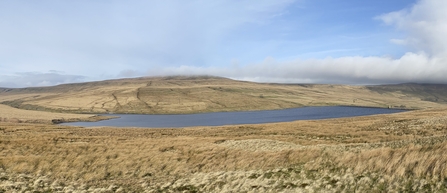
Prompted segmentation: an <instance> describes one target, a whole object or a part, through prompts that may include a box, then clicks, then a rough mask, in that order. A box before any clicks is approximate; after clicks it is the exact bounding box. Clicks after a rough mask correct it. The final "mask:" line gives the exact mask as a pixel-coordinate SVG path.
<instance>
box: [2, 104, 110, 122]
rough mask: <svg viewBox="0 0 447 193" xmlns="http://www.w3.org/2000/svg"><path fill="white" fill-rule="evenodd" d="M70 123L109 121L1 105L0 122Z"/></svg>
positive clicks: (80, 115)
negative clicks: (55, 121) (53, 121)
mask: <svg viewBox="0 0 447 193" xmlns="http://www.w3.org/2000/svg"><path fill="white" fill-rule="evenodd" d="M55 119H58V120H61V121H64V122H70V121H97V120H101V119H107V117H99V116H95V115H82V114H67V113H51V112H42V111H29V110H22V109H16V108H12V107H10V106H6V105H2V104H0V122H13V123H47V124H49V123H52V120H55Z"/></svg>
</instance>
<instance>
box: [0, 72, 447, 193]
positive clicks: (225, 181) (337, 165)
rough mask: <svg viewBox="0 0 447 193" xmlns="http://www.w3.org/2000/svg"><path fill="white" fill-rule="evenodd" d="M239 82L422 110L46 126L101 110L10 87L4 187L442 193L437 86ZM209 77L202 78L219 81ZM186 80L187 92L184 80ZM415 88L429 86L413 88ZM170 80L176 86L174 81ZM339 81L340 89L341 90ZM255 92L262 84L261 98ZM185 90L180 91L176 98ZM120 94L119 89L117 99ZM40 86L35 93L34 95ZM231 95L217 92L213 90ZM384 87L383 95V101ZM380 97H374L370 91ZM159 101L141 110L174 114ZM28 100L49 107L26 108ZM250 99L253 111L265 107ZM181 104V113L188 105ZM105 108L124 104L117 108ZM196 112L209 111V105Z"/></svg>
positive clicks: (444, 120)
mask: <svg viewBox="0 0 447 193" xmlns="http://www.w3.org/2000/svg"><path fill="white" fill-rule="evenodd" d="M145 81H146V80H145ZM177 81H178V82H181V81H179V80H177ZM195 81H197V80H195ZM215 81H216V82H214V83H213V81H210V84H212V85H218V86H219V87H222V89H225V87H224V86H222V85H224V83H217V82H218V81H217V80H215ZM225 81H229V82H232V81H231V80H224V81H223V82H225ZM118 82H121V81H118ZM161 82H164V81H161ZM205 82H206V81H205ZM90 84H93V83H90ZM95 84H99V83H95ZM101 84H104V82H103V83H101ZM110 84H111V83H110ZM119 84H122V83H119ZM185 84H186V83H185ZM188 84H189V83H188ZM200 84H203V83H200ZM240 84H241V85H239V84H233V85H230V84H229V85H228V87H230V88H235V87H241V88H246V87H250V88H253V89H254V90H255V91H253V94H252V97H255V98H258V99H259V102H262V103H263V104H274V103H280V102H278V101H289V102H290V104H301V105H304V104H305V105H309V103H308V101H312V100H314V101H320V102H318V103H315V104H318V105H323V104H326V103H325V102H322V101H325V97H326V98H327V101H331V102H328V103H327V104H334V105H336V104H344V103H348V102H351V103H353V102H354V101H353V100H352V98H354V96H355V98H358V99H357V100H356V101H355V102H356V103H360V104H361V105H359V106H369V105H368V104H369V103H366V102H364V103H363V102H359V101H361V100H360V98H361V97H364V98H363V99H366V98H367V97H369V98H368V101H370V102H371V101H373V102H371V104H375V105H376V106H377V105H379V104H380V105H386V104H388V105H387V106H391V105H392V106H401V105H405V106H406V107H414V108H416V107H417V108H418V109H420V110H414V111H408V112H404V113H398V114H390V115H374V116H365V117H355V118H341V119H326V120H317V121H295V122H286V123H271V124H253V125H233V126H219V127H192V128H181V129H144V128H108V127H98V128H81V127H69V126H60V125H54V124H51V122H50V121H51V120H53V119H64V120H65V121H70V119H73V120H83V119H98V117H94V115H82V114H67V113H62V114H60V113H56V112H55V111H62V112H65V111H74V110H73V109H70V108H72V107H73V106H75V104H74V101H70V100H73V99H72V98H67V100H68V101H67V102H65V103H63V102H62V101H63V100H62V98H61V99H60V101H59V102H58V104H59V106H58V108H56V106H52V105H54V104H56V103H48V102H45V101H51V99H57V98H58V96H62V93H63V92H62V91H60V90H59V89H61V88H56V89H55V88H54V87H49V88H36V89H35V90H32V89H31V90H32V91H29V89H28V90H27V89H22V90H13V91H8V92H6V91H5V90H7V89H5V90H4V92H3V93H1V94H0V95H1V97H0V98H1V100H2V101H9V104H10V105H11V104H12V105H14V104H15V105H18V107H20V108H22V109H16V108H11V107H9V106H4V105H0V110H1V111H0V112H1V113H0V116H1V117H5V118H3V119H2V121H0V192H26V191H28V192H447V156H445V155H444V152H445V150H446V148H447V136H446V134H447V108H446V107H445V106H444V104H443V101H442V100H443V98H442V93H443V90H442V89H439V85H435V86H438V87H436V88H438V95H437V94H436V92H435V91H433V85H425V86H424V85H412V86H409V85H404V86H402V85H399V86H398V87H400V88H396V87H397V86H396V85H393V86H374V87H366V86H358V87H355V86H342V85H332V87H331V85H311V86H308V87H304V86H302V85H271V84H259V85H260V86H259V88H258V87H256V86H253V85H258V84H255V83H247V82H241V83H240ZM244 84H247V85H248V86H243V85H244ZM212 85H209V87H214V86H212ZM74 86H80V85H74ZM84 86H85V85H84ZM90 86H92V85H90ZM264 86H265V88H264ZM64 87H66V86H64ZM179 87H180V86H179ZM184 87H185V88H182V89H187V88H186V87H187V86H184ZM199 87H202V86H199ZM206 87H208V86H205V88H206ZM301 87H302V88H301ZM216 88H218V87H217V86H216ZM261 88H263V89H265V90H262V89H261ZM267 88H270V90H269V89H267ZM408 88H412V89H409V90H408ZM417 88H424V89H425V91H421V92H418V91H417V90H416V91H415V89H417ZM39 89H40V91H37V90H39ZM42 89H43V90H42ZM103 89H104V90H106V89H107V88H103ZM172 89H173V90H175V89H179V90H181V89H180V88H177V87H173V88H172ZM201 89H202V88H201ZM274 89H277V90H283V89H285V90H287V89H288V90H291V92H292V91H293V92H299V91H298V90H299V89H302V91H300V92H303V93H307V94H303V95H300V97H302V98H303V100H302V101H299V100H298V96H295V97H296V98H293V97H292V96H294V95H290V96H289V95H285V94H281V93H279V91H275V90H274ZM331 89H333V90H331ZM337 89H339V90H340V91H337V92H336V90H337ZM345 89H346V90H345ZM356 89H358V90H356ZM56 90H59V91H57V92H56ZM82 90H84V91H82ZM85 90H89V89H88V88H84V89H81V90H80V91H79V93H83V92H85V93H87V91H85ZM91 90H94V89H91ZM99 90H100V89H99ZM163 90H170V89H163ZM259 90H262V93H263V95H262V97H260V95H259V93H260V91H259ZM304 90H307V91H306V92H304ZM348 90H353V91H351V92H348ZM359 90H364V93H359V92H360V91H359ZM435 90H436V89H435ZM34 92H36V93H34ZM38 92H40V93H38ZM88 92H91V91H88ZM98 92H100V91H98ZM101 92H102V91H101ZM104 92H106V91H104ZM210 92H211V91H210ZM216 92H217V91H216ZM219 92H223V91H219ZM240 92H242V91H240ZM275 92H278V97H277V98H274V97H273V96H274V95H273V94H272V93H275ZM33 93H34V94H33ZM130 93H132V92H130ZM191 93H192V92H191ZM191 93H189V94H188V95H184V96H183V98H182V100H186V98H188V97H189V96H190V95H192V94H191ZM211 93H213V92H211ZM246 93H248V91H243V94H241V95H245V96H247V97H248V96H249V95H248V94H246ZM284 93H285V91H284ZM309 93H318V94H315V97H316V98H315V99H312V97H313V96H314V95H311V94H309ZM329 93H332V95H330V94H329ZM335 93H339V94H338V95H336V94H335ZM365 93H370V94H365ZM372 93H378V94H372ZM427 93H430V94H427ZM439 93H440V94H439ZM121 94H122V93H121ZM121 94H117V95H116V96H117V98H118V100H120V96H122V95H121ZM35 95H40V96H39V97H40V98H39V97H34V96H35ZM130 95H131V94H129V96H130ZM209 95H211V94H209ZM230 95H231V93H230V94H228V95H226V94H225V93H223V94H221V95H216V96H214V97H223V96H230ZM305 95H306V97H304V96H305ZM333 95H336V96H333ZM380 95H383V96H384V98H382V99H381V98H379V97H378V96H380ZM64 96H69V95H68V94H67V95H64ZM94 96H100V95H99V94H98V95H94ZM94 96H93V95H92V97H94ZM138 96H139V98H144V99H143V101H146V102H148V101H149V99H150V97H148V96H147V95H145V94H143V95H138ZM174 96H176V95H172V97H174ZM317 96H319V97H320V98H318V97H317ZM338 96H342V97H341V98H340V100H337V99H336V97H338ZM376 96H377V97H378V98H374V97H376ZM403 96H405V97H403ZM194 97H196V99H197V101H199V102H200V101H202V100H204V98H200V97H199V96H198V95H194ZM430 97H432V98H430ZM36 98H39V100H37V99H36ZM168 98H169V97H168ZM223 98H225V97H223ZM223 98H222V100H223V101H226V102H225V104H229V103H230V101H231V100H228V101H227V100H224V99H223ZM416 98H419V100H416ZM421 98H424V99H426V100H421ZM19 100H21V101H20V104H19V103H18V102H19ZM151 100H152V99H151ZM154 100H155V99H154ZM160 100H161V99H160ZM163 100H164V99H163ZM166 100H167V99H166ZM191 100H193V99H192V98H191ZM233 100H234V99H233ZM247 100H248V98H247ZM332 100H333V101H332ZM436 100H438V101H436ZM55 101H57V100H55ZM173 101H174V100H173ZM379 101H380V102H379ZM393 101H394V102H393ZM411 101H413V102H414V103H412V102H411ZM12 102H15V103H14V104H13V103H12ZM81 102H82V100H81ZM81 102H80V103H77V104H76V105H78V106H76V108H80V109H81V110H82V109H83V108H84V107H85V106H82V105H80V104H81ZM148 103H149V102H148ZM235 103H238V101H237V100H235ZM82 104H83V103H82ZM86 104H88V103H86ZM120 104H124V105H122V106H121V108H122V109H126V108H128V109H132V108H131V107H130V105H129V107H124V106H126V105H128V104H127V103H120ZM166 104H167V105H166V106H165V107H163V108H162V107H160V109H157V110H153V111H147V113H153V112H158V111H163V112H166V113H168V112H177V111H176V110H175V109H171V110H166V109H169V108H168V106H169V104H170V103H166ZM186 104H187V103H186V102H185V103H184V105H183V106H187V105H186ZM188 104H190V103H188ZM280 104H289V103H287V102H284V103H280ZM27 105H28V106H27ZM69 105H73V106H69ZM250 105H254V106H256V104H255V103H253V104H247V106H245V107H243V108H236V105H235V106H234V108H231V106H227V107H228V108H223V107H222V109H223V110H227V111H230V110H243V109H245V108H249V106H250ZM346 105H348V104H346ZM349 105H352V104H349ZM375 105H370V106H375ZM62 106H63V107H62ZM105 106H106V105H105ZM150 106H151V105H150ZM205 106H206V105H205ZM292 106H293V105H292ZM292 106H290V107H292ZM31 107H33V108H45V110H46V111H53V112H41V111H31V110H24V109H26V108H31ZM69 107H70V108H69ZM170 107H171V108H173V106H170ZM257 107H259V108H254V107H253V108H254V109H260V108H264V107H260V106H257ZM282 107H286V106H282ZM287 107H288V106H287ZM429 107H431V108H429ZM216 108H217V106H216ZM250 108H252V107H250ZM265 108H267V107H265ZM268 108H279V106H274V105H272V106H268ZM80 109H77V110H80ZM134 109H137V108H136V107H135V108H134ZM162 109H164V110H162ZM185 109H186V110H185ZM185 109H184V110H185V111H181V112H183V113H187V112H192V111H195V110H191V109H187V108H185ZM217 109H218V110H222V109H219V108H217ZM39 110H42V109H39ZM111 110H113V111H117V110H120V109H119V108H117V107H115V108H113V109H110V110H109V111H111ZM202 110H203V109H202ZM202 110H201V111H202ZM250 110H252V109H250ZM94 111H96V110H94ZM97 111H100V110H99V109H98V110H97ZM104 111H105V110H104ZM203 111H214V110H213V109H212V108H211V107H209V106H208V107H207V108H205V110H203ZM216 111H217V110H216ZM8 112H10V113H8ZM132 112H136V111H132ZM144 112H146V111H144ZM179 112H180V111H179ZM39 115H40V116H39Z"/></svg>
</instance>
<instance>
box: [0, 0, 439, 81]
mask: <svg viewBox="0 0 447 193" xmlns="http://www.w3.org/2000/svg"><path fill="white" fill-rule="evenodd" d="M294 2H295V1H294V0H281V1H264V0H262V1H256V2H255V3H253V1H249V0H244V1H226V0H216V1H205V0H195V1H189V2H188V3H186V4H185V3H184V2H183V1H176V0H169V1H131V2H127V1H126V2H123V1H110V2H107V3H105V2H101V3H100V2H96V3H95V2H92V1H68V2H64V3H59V4H57V5H62V6H58V7H56V6H55V5H56V4H53V2H50V1H39V3H33V4H32V5H29V4H23V3H22V4H18V5H15V6H12V5H13V3H5V2H1V3H0V19H2V20H0V28H2V29H4V30H1V31H0V42H1V44H0V58H1V60H0V62H1V64H0V86H10V87H24V86H38V85H53V84H59V83H66V82H70V81H72V82H78V81H82V80H86V79H87V78H86V77H85V76H88V77H93V79H98V78H116V77H134V76H139V75H149V76H159V75H216V76H225V77H231V78H237V79H243V80H253V81H259V82H288V83H290V82H295V83H298V82H307V83H350V84H377V83H401V82H431V83H447V78H445V74H447V68H446V67H445V66H447V65H446V64H447V38H445V37H444V36H445V34H447V22H445V18H447V11H445V10H447V1H445V0H419V1H417V2H416V3H415V4H414V5H412V6H411V7H409V8H407V9H403V10H400V11H396V12H391V13H387V14H383V15H380V16H378V17H377V18H378V19H379V20H380V21H381V22H383V23H385V24H387V25H389V26H390V27H393V28H396V29H397V30H399V31H401V32H403V33H404V34H405V35H406V37H403V38H402V37H393V38H392V39H390V40H389V41H390V42H391V43H394V44H398V45H402V46H405V47H407V48H408V49H409V52H407V53H406V54H404V55H403V56H401V57H398V58H397V59H392V58H390V57H382V56H370V57H363V56H347V57H339V58H325V59H306V60H304V59H296V60H286V61H284V60H280V59H274V58H271V57H267V58H266V59H265V60H264V61H262V62H253V61H254V60H259V57H265V55H264V56H259V55H257V54H253V56H251V57H247V58H250V59H251V61H252V62H251V63H250V62H247V60H248V59H247V58H242V59H241V58H238V57H234V56H233V55H232V54H234V53H236V51H234V50H237V52H242V53H243V54H244V55H250V54H252V50H247V49H245V48H249V47H259V48H253V49H263V50H265V52H261V53H268V52H269V50H270V47H271V44H269V43H268V42H269V41H268V40H265V41H264V40H263V41H261V42H256V40H253V42H249V43H247V42H244V44H238V43H237V41H239V39H243V38H245V36H250V35H251V34H250V33H248V34H245V36H244V37H239V36H238V38H239V39H238V38H235V39H232V38H228V36H232V35H235V34H234V32H238V30H241V29H245V28H244V27H247V26H248V27H250V26H252V25H257V26H262V25H268V24H269V22H272V21H275V20H274V18H277V17H281V16H282V15H283V14H287V10H288V9H287V7H288V6H290V5H292V4H293V3H294ZM86 4H87V5H89V6H85V5H86ZM2 7H3V8H2ZM55 10H56V11H55ZM62 12H63V13H62ZM79 13H82V14H79ZM6 16H8V19H3V18H5V17H6ZM250 32H253V31H250ZM254 35H255V34H254ZM262 38H264V37H259V39H262ZM229 39H230V40H232V41H234V42H230V43H227V42H226V43H225V44H223V43H222V42H224V41H227V40H229ZM271 42H275V41H274V40H272V41H271ZM233 43H234V45H233ZM306 43H309V42H306ZM310 43H312V42H310ZM241 45H243V46H245V47H243V46H241ZM275 45H276V44H275ZM238 46H239V47H238ZM276 46H280V45H276ZM341 46H342V45H341ZM241 47H242V48H241ZM339 50H343V49H339ZM339 50H333V49H332V48H331V49H330V50H329V51H320V52H322V53H324V52H333V51H339ZM229 53H231V54H229ZM292 54H293V53H292ZM299 54H302V53H294V55H299ZM222 55H226V56H222ZM272 55H273V54H272ZM255 57H256V58H257V59H253V58H255ZM228 58H234V59H231V61H230V59H229V61H227V63H228V65H226V66H224V65H222V64H224V63H225V62H222V61H223V60H222V59H228ZM214 62H216V63H220V64H221V65H215V64H214ZM125 69H132V70H125ZM50 70H56V71H52V72H48V71H50ZM24 71H33V72H35V73H23V72H24ZM57 71H65V72H69V74H82V75H83V76H77V75H67V74H64V73H60V72H57ZM20 72H22V73H20ZM98 74H100V75H98Z"/></svg>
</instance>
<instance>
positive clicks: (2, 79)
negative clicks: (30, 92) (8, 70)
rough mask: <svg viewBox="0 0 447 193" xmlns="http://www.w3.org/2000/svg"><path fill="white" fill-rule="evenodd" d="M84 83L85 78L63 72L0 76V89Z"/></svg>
mask: <svg viewBox="0 0 447 193" xmlns="http://www.w3.org/2000/svg"><path fill="white" fill-rule="evenodd" d="M82 81H86V77H84V76H78V75H70V74H65V73H63V72H55V71H50V72H46V73H40V72H22V73H15V74H12V75H2V76H0V87H5V88H14V87H36V86H51V85H57V84H64V83H73V82H82Z"/></svg>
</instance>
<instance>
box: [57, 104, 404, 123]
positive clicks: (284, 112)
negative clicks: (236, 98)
mask: <svg viewBox="0 0 447 193" xmlns="http://www.w3.org/2000/svg"><path fill="white" fill-rule="evenodd" d="M403 111H405V110H399V109H384V108H367V107H348V106H328V107H302V108H293V109H281V110H264V111H244V112H217V113H200V114H181V115H141V114H112V116H118V117H119V118H116V119H110V120H104V121H98V122H71V123H62V124H61V125H71V126H81V127H96V126H111V127H147V128H180V127H192V126H222V125H238V124H260V123H275V122H288V121H296V120H316V119H329V118H342V117H355V116H366V115H377V114H390V113H398V112H403ZM107 115H109V116H110V114H107Z"/></svg>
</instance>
